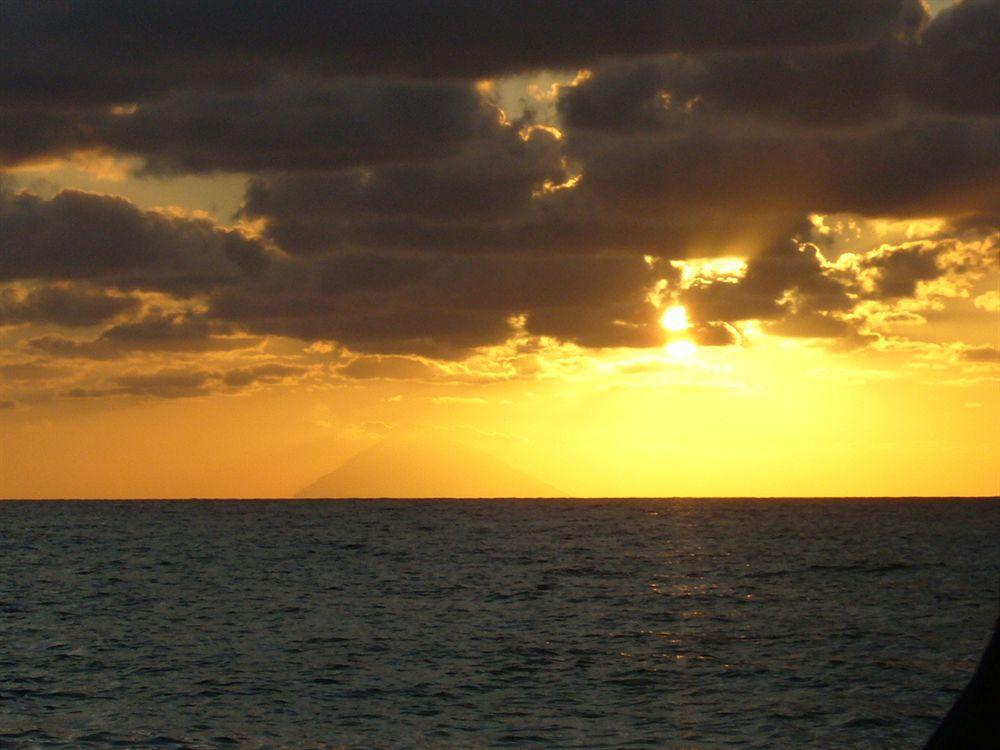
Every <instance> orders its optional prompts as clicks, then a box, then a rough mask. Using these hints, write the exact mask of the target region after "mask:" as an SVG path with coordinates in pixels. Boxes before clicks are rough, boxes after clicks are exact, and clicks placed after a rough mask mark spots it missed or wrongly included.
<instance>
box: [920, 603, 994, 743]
mask: <svg viewBox="0 0 1000 750" xmlns="http://www.w3.org/2000/svg"><path fill="white" fill-rule="evenodd" d="M924 750H1000V619H997V624H996V626H995V627H994V628H993V637H992V638H991V639H990V642H989V644H988V645H987V646H986V653H984V654H983V658H982V660H981V661H980V662H979V667H978V668H977V669H976V673H975V674H974V675H973V676H972V680H971V681H970V682H969V684H968V686H966V688H965V690H963V691H962V694H961V695H959V696H958V700H957V701H955V705H954V706H952V707H951V710H950V711H949V712H948V714H947V716H945V717H944V721H942V722H941V725H940V726H939V727H938V728H937V730H936V731H935V732H934V734H933V736H932V737H931V738H930V740H929V741H928V742H927V745H926V746H925V747H924Z"/></svg>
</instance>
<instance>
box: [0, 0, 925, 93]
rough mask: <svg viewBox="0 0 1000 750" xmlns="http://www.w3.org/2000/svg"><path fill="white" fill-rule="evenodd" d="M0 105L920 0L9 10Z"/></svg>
mask: <svg viewBox="0 0 1000 750" xmlns="http://www.w3.org/2000/svg"><path fill="white" fill-rule="evenodd" d="M0 12H2V15H0V24H2V26H3V28H4V30H5V31H4V35H3V39H2V42H0V54H2V60H3V65H2V66H0V71H2V72H0V99H2V100H5V101H16V100H22V101H25V100H26V101H32V100H35V101H37V100H47V101H53V100H63V101H76V102H81V101H84V102H104V103H118V102H126V101H135V100H138V99H142V98H145V97H148V96H151V95H157V94H160V93H163V92H166V91H169V90H173V89H175V88H177V87H186V88H192V87H203V86H209V87H214V88H220V87H222V88H226V87H233V86H239V85H247V84H250V83H257V82H260V81H261V80H266V79H267V78H269V77H271V76H273V75H274V74H275V71H285V72H286V73H287V72H289V71H292V72H299V71H302V70H306V71H310V72H312V73H316V72H322V73H326V74H348V75H373V74H374V75H389V76H417V77H461V78H470V77H472V78H477V77H484V76H493V75H499V74H504V73H516V72H520V71H525V70H531V69H541V68H566V67H580V66H584V65H588V64H590V63H591V62H592V61H593V60H595V59H597V58H599V57H601V56H606V55H637V54H649V53H657V52H660V53H663V52H678V51H685V52H696V51H702V50H710V49H719V48H754V47H784V46H809V45H821V46H824V45H831V44H849V45H854V44H862V43H865V42H868V41H870V40H872V39H877V38H880V37H882V36H885V35H887V34H900V33H903V34H908V33H912V31H913V29H915V28H916V27H918V26H919V25H920V24H921V23H922V22H923V21H924V18H925V13H924V11H923V9H922V8H921V6H920V4H919V3H918V2H917V0H842V2H839V3H836V4H832V3H816V2H812V1H811V0H756V1H755V2H748V1H746V0H671V1H670V2H665V1H664V2H656V1H653V0H640V1H639V2H633V3H629V4H628V7H627V11H626V9H625V8H624V7H623V6H622V4H621V3H620V2H617V1H615V0H585V1H584V2H570V1H568V0H550V1H549V2H545V3H538V2H532V1H530V0H506V1H504V2H487V1H486V0H476V1H470V0H434V1H433V2H430V1H428V0H400V1H399V2H393V3H371V2H365V1H363V0H346V1H344V2H338V3H320V2H305V1H299V2H296V1H294V0H292V1H289V2H281V3H278V2H274V3H266V2H265V3H252V4H247V3H243V2H238V1H237V0H215V1H214V2H201V1H195V0H183V1H178V2H169V3H135V2H130V1H129V0H113V1H111V2H108V1H107V0H103V1H97V0H94V1H92V2H86V1H80V2H72V1H67V2H51V3H36V2H6V3H4V4H3V6H2V10H0Z"/></svg>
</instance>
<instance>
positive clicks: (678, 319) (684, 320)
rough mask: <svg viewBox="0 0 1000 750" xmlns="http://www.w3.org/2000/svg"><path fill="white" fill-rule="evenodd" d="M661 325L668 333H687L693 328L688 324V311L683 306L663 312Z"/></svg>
mask: <svg viewBox="0 0 1000 750" xmlns="http://www.w3.org/2000/svg"><path fill="white" fill-rule="evenodd" d="M660 325H661V326H663V327H664V328H665V329H666V330H668V331H686V330H687V329H688V328H690V327H691V324H690V323H689V322H688V316H687V310H685V309H684V306H683V305H673V306H672V307H668V308H667V309H666V310H664V311H663V315H662V316H660Z"/></svg>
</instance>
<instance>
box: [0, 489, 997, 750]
mask: <svg viewBox="0 0 1000 750" xmlns="http://www.w3.org/2000/svg"><path fill="white" fill-rule="evenodd" d="M998 583H1000V502H998V501H996V500H980V501H974V500H951V501H925V500H849V501H848V500H784V501H778V500H648V499H643V500H608V501H602V500H579V501H573V500H558V501H515V500H507V501H242V502H239V501H179V502H159V501H157V502H148V501H142V502H2V503H0V747H2V748H34V747H45V748H48V747H58V748H63V747H65V748H70V747H72V748H80V747H124V748H130V747H143V748H145V747H150V748H154V747H155V748H175V747H176V748H181V747H184V748H214V747H232V748H243V747H245V748H494V747H508V748H521V747H532V748H685V749H686V750H690V749H694V748H697V749H699V750H705V749H707V748H750V747H762V748H851V749H856V748H879V750H886V749H887V748H919V747H921V745H922V743H923V742H924V741H925V740H926V739H927V737H928V736H929V735H930V733H931V732H932V731H933V729H934V727H935V725H936V724H937V722H938V721H939V720H940V718H941V717H942V716H943V715H944V714H945V712H946V711H947V709H948V707H949V706H950V704H951V703H952V701H953V700H954V699H955V697H956V695H957V693H958V691H959V690H960V689H961V688H962V687H963V686H964V685H965V683H966V682H967V680H968V678H969V677H970V676H971V674H972V672H973V670H974V669H975V666H976V663H977V661H978V659H979V656H980V654H981V652H982V649H983V647H984V646H985V644H986V642H987V640H988V638H989V635H990V633H991V629H992V625H993V622H994V620H995V618H996V616H997V606H998V605H997V593H998V592H997V588H998Z"/></svg>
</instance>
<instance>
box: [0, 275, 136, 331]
mask: <svg viewBox="0 0 1000 750" xmlns="http://www.w3.org/2000/svg"><path fill="white" fill-rule="evenodd" d="M139 306H140V301H139V299H138V298H137V297H133V296H124V295H113V294H109V293H108V292H106V291H104V290H101V289H94V288H91V287H88V286H79V285H71V286H66V285H61V286H41V287H35V288H32V289H29V290H27V291H25V290H21V289H17V288H15V287H5V288H2V289H0V326H3V325H11V324H17V323H53V324H55V325H62V326H92V325H97V324H99V323H104V322H106V321H108V320H110V319H112V318H116V317H118V316H120V315H123V314H126V313H133V312H136V311H137V310H138V309H139Z"/></svg>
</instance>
